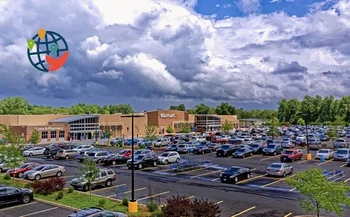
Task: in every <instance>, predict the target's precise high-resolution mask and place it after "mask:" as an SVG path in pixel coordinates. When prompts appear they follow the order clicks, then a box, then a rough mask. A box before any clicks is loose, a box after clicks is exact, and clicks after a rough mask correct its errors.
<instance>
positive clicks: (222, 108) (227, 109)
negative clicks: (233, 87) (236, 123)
mask: <svg viewBox="0 0 350 217" xmlns="http://www.w3.org/2000/svg"><path fill="white" fill-rule="evenodd" d="M215 114H218V115H236V114H237V109H236V107H234V106H232V105H230V104H228V103H227V102H223V103H221V104H220V105H218V106H217V107H216V108H215Z"/></svg>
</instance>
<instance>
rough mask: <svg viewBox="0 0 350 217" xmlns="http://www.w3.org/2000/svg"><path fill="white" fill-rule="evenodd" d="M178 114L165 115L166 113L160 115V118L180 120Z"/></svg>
mask: <svg viewBox="0 0 350 217" xmlns="http://www.w3.org/2000/svg"><path fill="white" fill-rule="evenodd" d="M178 117H179V115H178V114H165V113H160V118H178Z"/></svg>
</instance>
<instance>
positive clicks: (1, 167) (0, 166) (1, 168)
mask: <svg viewBox="0 0 350 217" xmlns="http://www.w3.org/2000/svg"><path fill="white" fill-rule="evenodd" d="M9 169H10V168H9V167H8V166H7V165H5V162H3V161H2V160H1V159H0V173H3V172H6V171H8V170H9Z"/></svg>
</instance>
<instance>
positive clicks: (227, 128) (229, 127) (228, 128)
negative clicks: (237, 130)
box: [221, 120, 233, 135]
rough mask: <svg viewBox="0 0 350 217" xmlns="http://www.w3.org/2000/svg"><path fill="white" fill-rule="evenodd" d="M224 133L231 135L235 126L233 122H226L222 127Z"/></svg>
mask: <svg viewBox="0 0 350 217" xmlns="http://www.w3.org/2000/svg"><path fill="white" fill-rule="evenodd" d="M221 129H222V131H223V132H224V133H225V135H229V134H230V131H231V130H232V129H233V124H232V122H231V121H228V120H225V122H224V123H223V124H222V126H221Z"/></svg>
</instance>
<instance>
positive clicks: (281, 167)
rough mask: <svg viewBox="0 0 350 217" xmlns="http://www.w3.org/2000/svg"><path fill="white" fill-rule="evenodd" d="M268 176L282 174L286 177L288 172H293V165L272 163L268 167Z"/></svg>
mask: <svg viewBox="0 0 350 217" xmlns="http://www.w3.org/2000/svg"><path fill="white" fill-rule="evenodd" d="M266 173H267V175H268V176H281V177H286V176H287V175H288V174H292V173H293V167H292V166H291V165H288V164H286V163H272V164H271V165H270V166H269V167H268V168H267V169H266Z"/></svg>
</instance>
